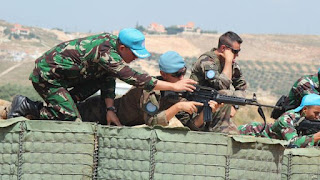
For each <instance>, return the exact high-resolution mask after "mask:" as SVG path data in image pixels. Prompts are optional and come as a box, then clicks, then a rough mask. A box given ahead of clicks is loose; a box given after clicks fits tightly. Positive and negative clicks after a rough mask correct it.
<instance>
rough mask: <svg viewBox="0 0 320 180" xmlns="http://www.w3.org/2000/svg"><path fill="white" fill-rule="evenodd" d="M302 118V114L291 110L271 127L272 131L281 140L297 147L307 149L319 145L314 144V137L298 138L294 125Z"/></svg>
mask: <svg viewBox="0 0 320 180" xmlns="http://www.w3.org/2000/svg"><path fill="white" fill-rule="evenodd" d="M300 118H302V116H301V115H300V113H299V112H298V113H296V112H294V110H289V111H287V112H285V113H284V114H283V115H281V116H280V117H279V118H278V119H277V120H276V121H275V123H274V124H273V125H272V126H271V131H272V132H274V133H275V134H276V135H277V136H279V137H280V138H279V139H283V140H287V141H289V142H290V144H293V145H296V146H297V147H307V146H314V145H317V144H315V142H314V137H313V135H304V136H298V134H297V130H296V129H295V127H294V124H295V123H296V122H298V121H299V120H300Z"/></svg>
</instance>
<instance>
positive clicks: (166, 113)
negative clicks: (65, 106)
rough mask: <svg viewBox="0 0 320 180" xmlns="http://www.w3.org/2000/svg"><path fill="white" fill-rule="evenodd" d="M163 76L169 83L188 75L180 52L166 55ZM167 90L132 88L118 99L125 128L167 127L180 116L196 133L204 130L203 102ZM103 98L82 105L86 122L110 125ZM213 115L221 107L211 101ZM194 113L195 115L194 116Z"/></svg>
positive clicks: (162, 60)
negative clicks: (170, 93)
mask: <svg viewBox="0 0 320 180" xmlns="http://www.w3.org/2000/svg"><path fill="white" fill-rule="evenodd" d="M159 67H160V74H161V76H160V77H157V78H158V79H163V80H165V81H169V82H172V83H174V82H177V81H179V80H181V79H182V78H183V76H184V74H185V73H186V67H185V62H184V60H183V58H182V57H181V56H180V55H179V54H178V53H176V52H173V51H169V52H166V53H165V54H163V55H162V56H161V57H160V60H159ZM164 94H165V92H164V91H150V92H148V91H146V90H143V89H141V88H135V87H134V88H132V89H130V90H129V91H128V92H127V93H126V94H125V95H123V96H122V97H120V98H116V99H115V103H114V104H115V107H116V109H117V111H116V114H117V116H118V117H119V120H120V122H121V124H122V125H126V126H134V125H141V124H147V125H150V126H153V125H163V126H167V125H168V124H169V123H170V122H171V121H172V120H173V118H174V116H176V117H177V118H178V119H179V120H181V122H182V123H183V125H185V126H188V127H190V128H191V129H193V130H200V128H199V127H201V126H203V113H200V114H197V113H196V112H197V107H196V106H202V103H199V102H193V101H190V102H188V101H186V100H185V99H181V98H178V97H176V98H172V96H170V97H169V96H165V95H164ZM99 99H100V98H99V97H98V96H95V97H92V98H89V99H88V100H86V101H85V102H83V103H80V104H78V108H79V111H80V114H81V116H82V117H83V120H84V121H90V122H97V121H98V122H99V123H101V124H106V121H105V120H104V117H105V116H104V113H105V108H104V107H103V106H104V103H102V101H99ZM209 105H210V107H211V108H212V112H215V111H216V110H217V109H218V108H219V107H220V106H221V105H219V104H217V103H216V102H214V101H211V102H209ZM190 114H193V115H194V116H193V118H192V116H190Z"/></svg>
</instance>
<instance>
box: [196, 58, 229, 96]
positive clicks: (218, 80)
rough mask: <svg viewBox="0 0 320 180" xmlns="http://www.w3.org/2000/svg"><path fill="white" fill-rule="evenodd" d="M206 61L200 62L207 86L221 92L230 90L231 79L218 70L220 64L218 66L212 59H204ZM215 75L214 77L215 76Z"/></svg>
mask: <svg viewBox="0 0 320 180" xmlns="http://www.w3.org/2000/svg"><path fill="white" fill-rule="evenodd" d="M202 58H204V59H202V60H200V64H199V66H200V69H201V73H199V74H201V76H202V77H200V78H201V79H203V80H204V81H205V82H206V84H208V85H209V86H210V87H212V88H214V89H216V90H221V89H229V88H230V85H231V83H232V80H231V78H229V76H228V75H226V74H225V73H223V72H222V73H219V71H218V69H219V68H220V67H218V66H220V64H216V63H214V62H213V61H212V59H210V57H202ZM213 74H214V75H213Z"/></svg>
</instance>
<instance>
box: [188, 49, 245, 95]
mask: <svg viewBox="0 0 320 180" xmlns="http://www.w3.org/2000/svg"><path fill="white" fill-rule="evenodd" d="M215 50H216V48H213V49H212V50H211V51H209V52H206V53H204V54H202V55H201V56H200V57H199V58H198V60H197V61H196V62H195V64H194V65H193V67H192V70H191V76H190V78H191V79H193V80H195V81H197V82H198V83H199V85H201V86H207V87H211V88H214V89H216V90H218V91H219V90H223V91H222V92H224V94H226V95H233V96H237V97H245V90H246V87H247V83H246V81H245V79H244V77H243V75H242V72H241V70H240V67H239V65H238V64H237V63H236V62H235V63H233V65H232V79H229V78H228V77H227V76H226V75H224V74H223V73H222V70H223V65H222V64H220V60H219V59H218V56H217V55H216V54H215V53H214V51H215ZM210 70H213V71H214V73H215V76H214V77H213V78H208V77H207V76H206V74H207V72H208V71H210Z"/></svg>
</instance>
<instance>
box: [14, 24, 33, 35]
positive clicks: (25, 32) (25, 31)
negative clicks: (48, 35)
mask: <svg viewBox="0 0 320 180" xmlns="http://www.w3.org/2000/svg"><path fill="white" fill-rule="evenodd" d="M11 33H12V34H17V35H25V36H27V35H29V34H30V30H29V29H27V28H22V26H21V25H20V24H15V25H14V28H12V29H11Z"/></svg>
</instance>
